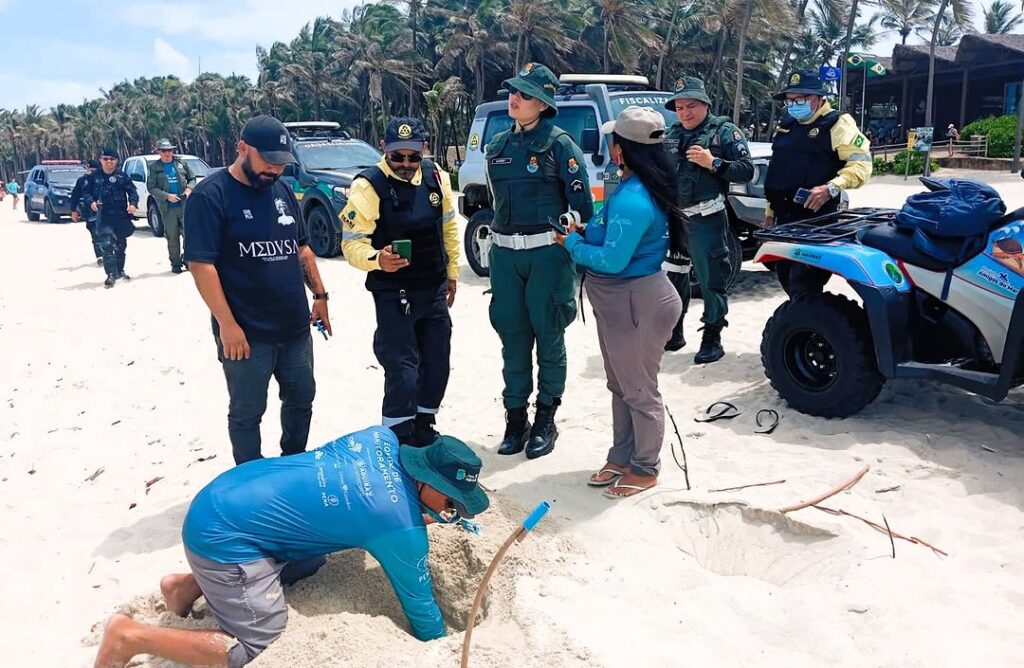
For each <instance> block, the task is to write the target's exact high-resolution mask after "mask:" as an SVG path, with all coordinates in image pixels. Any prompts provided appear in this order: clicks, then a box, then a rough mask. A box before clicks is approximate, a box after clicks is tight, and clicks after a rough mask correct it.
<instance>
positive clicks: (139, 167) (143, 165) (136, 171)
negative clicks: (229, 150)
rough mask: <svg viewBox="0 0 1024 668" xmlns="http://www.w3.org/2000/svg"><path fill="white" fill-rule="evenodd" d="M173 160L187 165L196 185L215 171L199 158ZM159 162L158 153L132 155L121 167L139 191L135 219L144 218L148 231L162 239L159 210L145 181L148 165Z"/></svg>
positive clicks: (179, 155)
mask: <svg viewBox="0 0 1024 668" xmlns="http://www.w3.org/2000/svg"><path fill="white" fill-rule="evenodd" d="M174 159H175V160H181V161H182V162H184V163H185V164H186V165H188V168H189V169H191V170H192V173H193V174H195V177H196V183H199V182H200V181H202V180H203V178H205V177H207V176H209V175H210V174H212V173H213V172H214V171H216V170H215V169H214V168H213V167H210V165H208V164H206V161H205V160H203V159H202V158H200V157H199V156H195V155H187V154H178V153H176V154H175V155H174ZM159 160H160V155H159V154H158V153H150V154H149V155H133V156H132V157H130V158H127V159H126V160H125V161H124V166H123V167H122V169H123V170H124V173H125V174H127V175H128V178H130V179H131V180H132V181H134V182H135V189H136V190H138V191H139V206H138V207H137V208H136V209H135V217H136V218H145V219H146V223H147V224H148V225H149V229H150V231H151V232H153V236H155V237H162V236H163V235H164V223H163V221H162V220H160V208H159V207H158V206H157V205H156V199H154V198H153V196H152V195H150V194H149V188H148V187H147V186H146V179H148V178H149V167H150V165H153V164H155V163H156V162H157V161H159Z"/></svg>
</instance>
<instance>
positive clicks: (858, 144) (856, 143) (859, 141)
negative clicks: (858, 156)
mask: <svg viewBox="0 0 1024 668" xmlns="http://www.w3.org/2000/svg"><path fill="white" fill-rule="evenodd" d="M853 145H854V146H856V147H857V148H860V147H861V146H863V145H864V135H861V134H859V135H857V138H856V139H854V140H853Z"/></svg>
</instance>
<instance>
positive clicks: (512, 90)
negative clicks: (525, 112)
mask: <svg viewBox="0 0 1024 668" xmlns="http://www.w3.org/2000/svg"><path fill="white" fill-rule="evenodd" d="M508 94H509V95H518V96H519V97H521V98H522V99H523V100H525V101H526V102H529V101H530V100H532V99H533V96H532V95H527V94H526V93H524V92H523V91H521V90H519V89H518V88H509V89H508Z"/></svg>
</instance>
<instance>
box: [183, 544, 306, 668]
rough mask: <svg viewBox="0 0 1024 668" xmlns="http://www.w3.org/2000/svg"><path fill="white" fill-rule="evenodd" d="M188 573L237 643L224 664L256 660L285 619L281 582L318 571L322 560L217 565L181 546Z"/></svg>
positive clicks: (265, 560) (231, 665)
mask: <svg viewBox="0 0 1024 668" xmlns="http://www.w3.org/2000/svg"><path fill="white" fill-rule="evenodd" d="M185 558H186V559H187V560H188V564H189V566H190V567H191V568H192V575H193V576H194V577H195V579H196V583H197V584H198V585H199V588H200V589H201V590H202V591H203V597H204V598H205V599H206V605H207V607H208V608H209V609H210V612H212V613H213V617H214V619H216V620H217V624H218V625H219V626H220V628H221V630H222V631H224V632H225V633H227V634H228V635H230V636H232V637H233V638H235V639H236V640H237V641H238V643H237V644H235V645H234V646H232V647H231V649H230V650H228V666H229V668H239V667H240V666H244V665H245V664H247V663H249V662H250V661H252V660H253V659H254V658H256V655H258V654H259V653H260V652H262V651H263V650H265V649H266V648H267V646H269V645H270V643H272V642H274V641H275V640H277V637H278V636H280V635H281V632H282V631H284V627H285V625H286V624H287V623H288V606H287V605H286V604H285V600H284V593H283V592H282V590H281V583H282V581H284V582H285V583H287V584H291V583H292V582H295V581H297V580H300V579H302V578H304V577H308V576H309V575H312V574H313V573H315V572H316V571H317V569H319V568H320V566H322V565H323V564H324V562H325V561H326V558H325V557H315V558H313V559H306V560H302V561H293V562H288V561H277V560H276V559H271V558H269V557H266V558H263V559H257V560H256V561H248V562H246V563H243V564H222V563H219V562H216V561H211V560H210V559H207V558H206V557H201V556H199V555H198V554H196V553H194V552H192V551H190V550H189V549H188V548H187V547H186V548H185Z"/></svg>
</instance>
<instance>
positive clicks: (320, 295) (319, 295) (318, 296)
mask: <svg viewBox="0 0 1024 668" xmlns="http://www.w3.org/2000/svg"><path fill="white" fill-rule="evenodd" d="M329 298H330V296H329V295H328V294H327V293H326V292H314V293H313V299H314V300H316V299H322V300H324V301H327V300H328V299H329Z"/></svg>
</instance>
